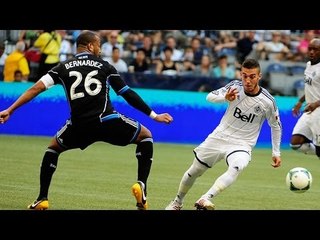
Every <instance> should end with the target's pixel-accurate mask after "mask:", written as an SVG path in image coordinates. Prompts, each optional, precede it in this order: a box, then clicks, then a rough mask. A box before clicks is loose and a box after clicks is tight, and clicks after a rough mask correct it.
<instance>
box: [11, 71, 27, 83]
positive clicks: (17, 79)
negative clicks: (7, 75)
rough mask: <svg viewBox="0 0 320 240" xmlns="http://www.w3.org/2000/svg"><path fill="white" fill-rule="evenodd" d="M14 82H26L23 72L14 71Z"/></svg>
mask: <svg viewBox="0 0 320 240" xmlns="http://www.w3.org/2000/svg"><path fill="white" fill-rule="evenodd" d="M14 82H25V80H23V75H22V72H21V71H20V70H19V69H18V70H15V71H14Z"/></svg>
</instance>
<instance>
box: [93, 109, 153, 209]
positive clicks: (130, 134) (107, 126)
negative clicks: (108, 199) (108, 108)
mask: <svg viewBox="0 0 320 240" xmlns="http://www.w3.org/2000/svg"><path fill="white" fill-rule="evenodd" d="M102 121H103V122H102V125H101V129H99V132H98V133H97V135H99V136H100V139H99V140H101V141H105V142H108V143H111V144H114V145H118V146H126V145H128V144H136V145H137V147H136V153H135V155H136V158H137V160H138V174H137V175H138V176H137V182H136V183H135V184H134V185H133V186H132V193H133V195H134V197H135V198H136V200H137V204H136V206H137V208H138V209H139V210H140V209H141V210H145V209H147V208H148V204H147V201H146V195H147V180H148V177H149V173H150V169H151V165H152V160H153V159H152V157H153V139H152V135H151V132H150V131H149V130H148V129H147V128H146V127H144V126H142V125H141V124H140V123H139V122H138V121H137V120H134V119H132V118H129V117H127V116H124V115H122V114H119V113H115V114H112V115H108V117H105V118H103V119H102Z"/></svg>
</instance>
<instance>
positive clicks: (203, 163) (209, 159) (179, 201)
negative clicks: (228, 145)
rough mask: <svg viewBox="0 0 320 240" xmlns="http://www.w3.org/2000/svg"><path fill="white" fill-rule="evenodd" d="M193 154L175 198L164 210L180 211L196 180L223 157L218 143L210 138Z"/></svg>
mask: <svg viewBox="0 0 320 240" xmlns="http://www.w3.org/2000/svg"><path fill="white" fill-rule="evenodd" d="M194 154H195V158H194V160H193V163H192V165H191V166H190V167H189V168H188V170H187V171H186V172H185V173H184V174H183V176H182V178H181V181H180V184H179V188H178V191H177V194H176V197H175V198H174V200H173V201H171V202H170V203H169V205H168V206H167V207H166V208H165V209H166V210H180V209H181V208H182V206H183V202H184V199H185V196H186V195H187V193H188V192H189V190H190V189H191V187H192V186H193V184H194V183H195V181H196V179H197V178H198V177H200V176H201V175H202V174H203V173H204V172H205V171H206V170H208V169H209V168H211V167H212V166H213V165H215V164H216V163H217V162H218V161H219V160H221V159H222V157H223V155H222V153H221V151H220V148H219V143H218V142H216V140H213V139H211V138H210V137H209V138H207V139H206V140H205V141H204V142H202V143H201V144H200V145H199V146H198V147H196V148H195V149H194Z"/></svg>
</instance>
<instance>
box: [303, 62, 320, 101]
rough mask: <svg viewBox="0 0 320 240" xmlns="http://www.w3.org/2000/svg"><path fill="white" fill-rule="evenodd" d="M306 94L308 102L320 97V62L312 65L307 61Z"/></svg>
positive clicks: (305, 72)
mask: <svg viewBox="0 0 320 240" xmlns="http://www.w3.org/2000/svg"><path fill="white" fill-rule="evenodd" d="M304 83H305V87H304V94H305V98H306V102H307V103H312V102H316V101H318V100H319V99H320V63H317V64H315V65H311V63H310V61H309V62H307V67H306V70H305V71H304Z"/></svg>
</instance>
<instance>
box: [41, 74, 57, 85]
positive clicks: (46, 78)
mask: <svg viewBox="0 0 320 240" xmlns="http://www.w3.org/2000/svg"><path fill="white" fill-rule="evenodd" d="M40 81H42V82H43V84H44V85H45V86H46V88H47V89H48V88H50V87H52V86H53V85H54V81H53V79H52V77H51V76H50V75H49V74H48V73H47V74H45V75H43V76H42V77H41V78H40Z"/></svg>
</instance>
